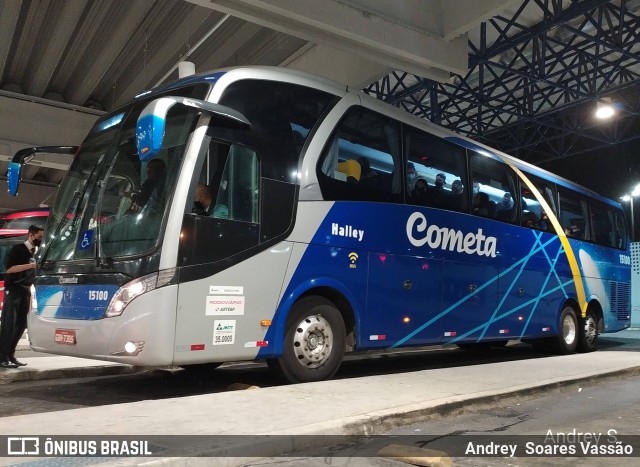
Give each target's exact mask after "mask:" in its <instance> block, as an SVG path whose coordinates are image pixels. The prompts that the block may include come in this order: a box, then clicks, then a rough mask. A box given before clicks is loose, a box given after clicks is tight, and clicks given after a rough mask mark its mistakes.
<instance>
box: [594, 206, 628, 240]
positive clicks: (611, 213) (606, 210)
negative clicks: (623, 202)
mask: <svg viewBox="0 0 640 467" xmlns="http://www.w3.org/2000/svg"><path fill="white" fill-rule="evenodd" d="M589 209H590V212H591V229H592V231H593V235H592V240H593V241H594V242H595V243H598V244H599V245H604V246H610V247H613V248H622V245H621V241H620V240H621V238H623V237H624V236H625V235H624V229H623V231H622V232H620V229H619V228H618V227H619V226H618V217H622V213H617V212H616V211H617V210H615V209H614V208H613V207H611V206H607V205H606V204H604V203H601V202H599V201H595V200H589ZM616 214H619V216H617V215H616ZM621 234H622V235H621ZM625 244H626V242H625Z"/></svg>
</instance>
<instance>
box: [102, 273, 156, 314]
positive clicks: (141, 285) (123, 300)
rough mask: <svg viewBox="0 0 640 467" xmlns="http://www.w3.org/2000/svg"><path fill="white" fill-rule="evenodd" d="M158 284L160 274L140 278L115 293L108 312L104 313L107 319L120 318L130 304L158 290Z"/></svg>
mask: <svg viewBox="0 0 640 467" xmlns="http://www.w3.org/2000/svg"><path fill="white" fill-rule="evenodd" d="M157 283H158V273H157V272H154V273H153V274H149V275H148V276H143V277H139V278H137V279H134V280H132V281H131V282H127V283H126V284H124V285H123V286H122V287H120V288H119V289H118V291H117V292H116V293H115V295H114V296H113V298H112V299H111V302H110V303H109V306H108V307H107V311H105V313H104V317H105V318H113V317H114V316H120V315H121V314H122V312H123V311H124V309H125V308H126V307H127V305H128V304H129V302H131V300H133V299H134V298H136V297H137V296H139V295H142V294H143V293H146V292H149V291H151V290H153V289H155V288H156V286H157Z"/></svg>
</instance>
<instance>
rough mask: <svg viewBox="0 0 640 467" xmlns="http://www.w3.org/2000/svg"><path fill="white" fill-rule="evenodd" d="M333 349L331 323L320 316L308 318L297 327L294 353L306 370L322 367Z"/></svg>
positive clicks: (294, 336)
mask: <svg viewBox="0 0 640 467" xmlns="http://www.w3.org/2000/svg"><path fill="white" fill-rule="evenodd" d="M332 347H333V331H332V329H331V325H330V324H329V322H328V321H327V320H326V319H324V318H323V317H322V316H320V315H312V316H308V317H306V318H305V319H303V320H302V321H300V323H299V324H298V325H297V326H296V330H295V332H294V335H293V352H294V353H295V355H296V358H297V359H298V362H299V363H300V364H301V365H303V366H304V367H306V368H318V367H320V366H322V365H323V364H324V363H325V362H326V361H327V359H328V358H329V356H330V355H331V349H332Z"/></svg>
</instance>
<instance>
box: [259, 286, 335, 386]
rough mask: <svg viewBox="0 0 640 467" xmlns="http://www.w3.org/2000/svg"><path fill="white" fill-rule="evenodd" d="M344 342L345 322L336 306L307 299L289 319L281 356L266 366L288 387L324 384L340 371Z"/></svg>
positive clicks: (316, 299) (323, 299)
mask: <svg viewBox="0 0 640 467" xmlns="http://www.w3.org/2000/svg"><path fill="white" fill-rule="evenodd" d="M345 341H346V333H345V325H344V320H343V319H342V315H341V314H340V312H339V311H338V309H337V308H336V307H335V305H334V304H333V303H332V302H331V301H329V300H327V299H326V298H323V297H316V296H310V297H305V298H303V299H301V300H300V301H299V302H297V303H296V304H295V305H294V306H293V308H292V309H291V312H290V314H289V317H288V318H287V326H286V329H285V336H284V344H283V350H282V356H281V357H280V358H271V359H268V360H267V364H268V365H269V368H270V369H271V370H272V371H274V373H276V374H277V375H278V376H279V377H280V378H282V379H284V380H285V381H286V382H289V383H308V382H312V381H323V380H326V379H329V378H331V377H332V376H333V375H334V374H335V373H336V371H338V368H340V364H341V363H342V357H343V356H344V352H345Z"/></svg>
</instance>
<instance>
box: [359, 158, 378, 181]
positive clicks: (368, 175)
mask: <svg viewBox="0 0 640 467" xmlns="http://www.w3.org/2000/svg"><path fill="white" fill-rule="evenodd" d="M358 164H360V184H363V185H367V186H371V187H373V186H375V185H376V182H377V181H378V173H377V172H376V171H375V170H372V169H371V162H369V159H367V158H366V157H360V158H359V159H358Z"/></svg>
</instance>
